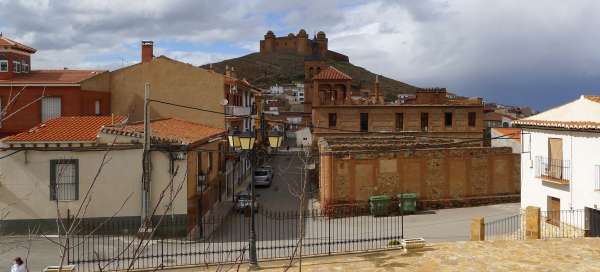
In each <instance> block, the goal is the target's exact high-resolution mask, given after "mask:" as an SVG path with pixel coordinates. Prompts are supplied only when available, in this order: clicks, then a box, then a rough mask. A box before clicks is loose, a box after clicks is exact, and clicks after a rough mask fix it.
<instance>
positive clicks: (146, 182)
mask: <svg viewBox="0 0 600 272" xmlns="http://www.w3.org/2000/svg"><path fill="white" fill-rule="evenodd" d="M149 99H150V83H148V82H146V84H145V85H144V153H143V156H142V157H143V171H142V172H143V173H142V213H141V217H142V225H143V226H147V224H148V223H149V222H150V221H149V218H148V217H149V212H150V209H149V207H150V176H151V175H150V125H149V124H150V120H148V119H149V117H150V112H149V107H148V104H149V103H150V101H149Z"/></svg>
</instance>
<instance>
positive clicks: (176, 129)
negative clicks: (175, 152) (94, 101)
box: [102, 118, 225, 144]
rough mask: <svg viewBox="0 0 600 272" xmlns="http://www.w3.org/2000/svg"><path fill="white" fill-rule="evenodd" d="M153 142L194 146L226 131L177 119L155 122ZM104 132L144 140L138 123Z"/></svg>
mask: <svg viewBox="0 0 600 272" xmlns="http://www.w3.org/2000/svg"><path fill="white" fill-rule="evenodd" d="M150 130H151V133H152V137H151V138H152V139H153V141H159V142H168V143H180V144H193V143H197V142H201V141H204V140H208V139H209V138H211V137H215V136H218V135H220V134H224V133H225V129H222V128H215V127H210V126H206V125H202V124H198V123H194V122H189V121H185V120H180V119H176V118H166V119H159V120H153V121H151V122H150ZM102 132H104V133H108V134H117V135H126V136H132V137H138V138H143V135H144V124H143V123H141V122H137V123H134V124H129V125H125V126H123V127H112V126H109V127H105V128H103V129H102Z"/></svg>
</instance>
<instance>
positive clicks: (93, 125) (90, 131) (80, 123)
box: [2, 115, 126, 143]
mask: <svg viewBox="0 0 600 272" xmlns="http://www.w3.org/2000/svg"><path fill="white" fill-rule="evenodd" d="M125 120H126V118H125V117H124V116H120V115H117V116H114V117H113V116H65V117H58V118H55V119H52V120H49V121H46V122H45V123H42V124H40V125H38V126H37V127H34V128H32V129H30V130H29V131H25V132H21V133H19V134H16V135H12V136H8V137H6V138H4V139H2V141H3V142H5V143H20V142H28V143H30V142H37V143H49V142H93V141H95V140H96V137H97V135H98V132H99V131H100V129H101V128H102V127H103V126H106V125H111V124H116V123H123V122H124V121H125Z"/></svg>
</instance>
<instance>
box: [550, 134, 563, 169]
mask: <svg viewBox="0 0 600 272" xmlns="http://www.w3.org/2000/svg"><path fill="white" fill-rule="evenodd" d="M548 175H549V176H550V177H552V178H556V179H562V178H563V142H562V139H560V138H549V139H548Z"/></svg>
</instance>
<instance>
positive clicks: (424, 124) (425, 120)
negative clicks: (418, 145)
mask: <svg viewBox="0 0 600 272" xmlns="http://www.w3.org/2000/svg"><path fill="white" fill-rule="evenodd" d="M428 130H429V113H427V112H421V131H428Z"/></svg>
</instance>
